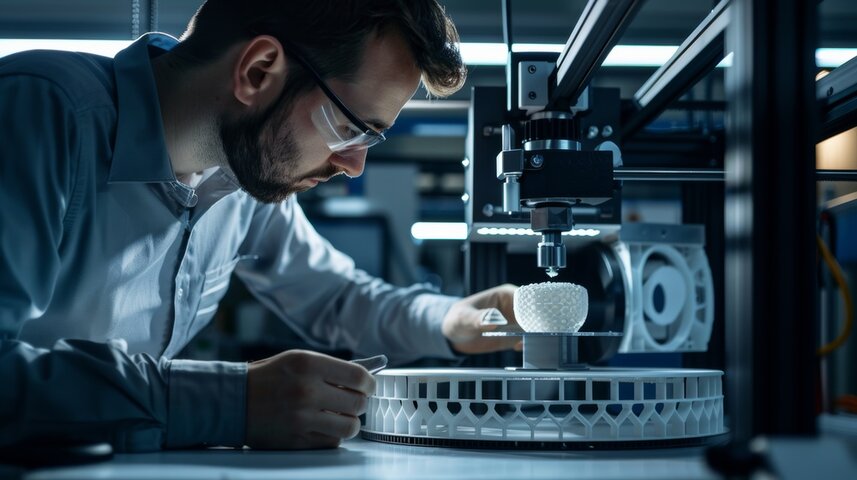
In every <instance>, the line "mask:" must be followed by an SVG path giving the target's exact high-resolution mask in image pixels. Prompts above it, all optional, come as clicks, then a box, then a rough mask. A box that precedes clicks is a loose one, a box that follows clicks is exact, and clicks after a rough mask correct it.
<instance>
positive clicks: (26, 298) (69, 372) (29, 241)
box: [0, 75, 246, 451]
mask: <svg viewBox="0 0 857 480" xmlns="http://www.w3.org/2000/svg"><path fill="white" fill-rule="evenodd" d="M80 115H82V113H81V112H79V111H78V110H77V109H76V108H75V105H74V104H73V103H72V101H71V100H70V99H69V98H68V97H67V96H66V95H65V94H64V91H63V89H62V88H61V86H59V85H57V84H55V83H53V82H51V81H48V80H45V79H41V78H37V77H33V76H26V75H18V76H15V75H0V126H2V129H3V131H2V141H0V379H2V385H0V448H2V446H3V445H10V444H13V443H18V442H22V441H38V440H44V439H51V440H66V441H67V440H86V441H93V440H97V441H109V442H111V443H112V444H113V445H114V447H115V448H116V449H117V450H119V451H147V450H157V449H160V448H163V447H165V446H166V447H170V446H175V447H179V446H191V445H204V444H209V445H234V446H239V445H242V444H243V442H244V416H245V406H244V401H245V400H244V397H245V384H246V365H244V364H234V363H227V362H189V361H179V360H174V361H170V360H167V359H163V358H160V359H159V358H154V357H152V356H150V355H145V354H138V355H129V354H128V353H127V352H126V349H125V348H123V346H122V343H123V342H120V341H109V342H107V343H97V342H90V341H85V340H62V341H59V342H57V343H56V344H55V345H54V346H52V347H51V348H37V347H34V346H33V345H31V344H28V343H26V342H23V341H20V340H19V336H20V334H21V330H22V328H23V326H24V325H25V324H26V322H28V321H29V320H32V319H35V318H38V317H40V316H41V315H42V314H43V313H44V311H45V309H46V308H47V307H48V305H50V302H51V298H52V296H53V295H54V288H55V285H56V280H57V276H58V272H59V270H60V262H61V260H60V258H61V256H60V253H59V252H60V251H61V249H62V248H63V241H64V233H65V231H66V226H67V224H68V222H72V221H74V218H75V215H76V213H77V212H75V211H74V208H75V205H76V197H75V192H76V189H75V187H76V178H77V174H78V167H79V165H78V163H79V158H78V148H79V136H80V132H79V127H80V125H79V124H80V121H79V116H80Z"/></svg>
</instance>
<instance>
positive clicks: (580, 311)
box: [514, 282, 589, 333]
mask: <svg viewBox="0 0 857 480" xmlns="http://www.w3.org/2000/svg"><path fill="white" fill-rule="evenodd" d="M514 309H515V319H516V320H517V321H518V325H520V326H521V328H523V329H524V331H525V332H557V333H568V332H577V331H578V330H580V327H582V326H583V323H584V322H585V321H586V314H587V313H588V312H589V295H588V294H587V292H586V289H585V288H583V287H581V286H580V285H577V284H574V283H567V282H545V283H533V284H531V285H524V286H522V287H519V288H518V289H517V290H515V304H514Z"/></svg>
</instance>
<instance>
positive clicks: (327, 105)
mask: <svg viewBox="0 0 857 480" xmlns="http://www.w3.org/2000/svg"><path fill="white" fill-rule="evenodd" d="M280 42H281V43H282V45H283V48H284V49H285V50H286V51H287V53H288V54H289V55H291V56H292V58H294V59H295V60H296V61H297V62H298V63H299V64H301V66H302V67H304V68H305V69H306V71H307V72H309V73H310V75H312V77H313V78H314V79H315V82H316V83H317V84H318V86H319V88H321V91H322V92H324V94H325V95H326V96H327V101H325V102H322V104H321V106H320V107H319V108H317V109H316V110H315V111H313V112H312V115H311V118H312V123H313V124H314V125H315V127H316V128H317V129H318V132H319V134H320V135H321V137H322V138H323V139H324V141H325V143H326V144H327V147H328V148H329V149H330V151H332V152H334V153H337V154H340V155H346V154H349V153H357V152H360V151H362V150H366V149H367V148H369V147H371V146H374V145H378V144H379V143H381V142H383V141H384V140H386V139H387V138H386V137H385V136H384V132H383V131H381V132H379V131H377V130H375V129H373V128H372V127H370V126H369V125H367V124H366V123H365V122H364V121H363V120H360V118H359V117H358V116H357V115H355V114H354V113H353V112H352V111H351V110H349V108H348V107H346V106H345V104H344V103H342V100H340V99H339V97H337V96H336V94H335V93H333V90H331V89H330V87H329V86H328V85H327V83H325V81H324V80H322V78H321V75H319V73H318V72H317V71H316V70H315V68H313V66H312V65H311V64H310V63H309V62H308V61H307V60H306V59H305V58H304V57H303V56H302V55H301V54H300V53H298V52H297V49H296V48H294V47H293V46H292V45H291V44H289V43H287V42H284V41H283V40H280Z"/></svg>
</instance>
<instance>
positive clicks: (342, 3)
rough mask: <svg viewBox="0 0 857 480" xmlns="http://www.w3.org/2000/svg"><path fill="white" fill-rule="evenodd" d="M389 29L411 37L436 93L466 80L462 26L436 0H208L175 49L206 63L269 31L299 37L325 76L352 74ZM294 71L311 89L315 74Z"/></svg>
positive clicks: (298, 42)
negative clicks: (376, 37) (369, 44)
mask: <svg viewBox="0 0 857 480" xmlns="http://www.w3.org/2000/svg"><path fill="white" fill-rule="evenodd" d="M388 31H395V32H398V33H399V34H401V35H402V37H403V38H404V39H405V41H406V42H407V43H408V45H409V47H410V50H411V53H412V54H413V56H414V60H415V62H416V64H417V67H418V68H419V69H420V71H421V72H422V81H423V84H424V85H425V87H426V90H428V92H429V93H430V94H433V95H436V96H447V95H449V94H451V93H453V92H455V91H457V90H458V89H459V88H461V86H462V84H464V80H465V77H466V75H467V71H466V68H465V66H464V63H463V62H462V60H461V55H460V53H459V51H458V46H457V43H458V32H457V31H456V29H455V25H453V23H452V20H450V18H449V17H448V16H447V15H446V12H445V11H444V9H443V7H441V6H440V5H439V4H438V3H437V1H436V0H206V1H205V2H204V3H203V4H202V6H201V7H200V8H199V10H197V12H196V14H195V15H194V17H193V18H192V19H191V21H190V23H189V24H188V28H187V30H186V31H185V33H184V35H182V38H181V42H180V43H179V45H177V46H176V47H175V48H174V49H173V53H175V54H176V55H177V56H178V57H180V58H183V59H187V60H190V61H193V62H203V63H205V62H208V61H211V60H214V59H217V58H219V57H220V56H221V55H222V54H223V53H224V52H225V51H226V50H227V49H228V48H230V47H231V46H232V45H234V44H235V43H237V42H239V41H242V40H249V39H250V38H253V37H254V36H256V35H259V34H269V35H272V36H275V37H277V38H279V39H281V40H282V41H285V42H289V43H291V44H293V45H294V46H295V47H296V48H297V49H299V51H300V52H299V53H300V54H302V55H303V56H305V57H307V60H309V62H310V63H311V64H312V65H313V66H314V67H315V68H316V69H317V70H318V71H319V73H320V74H321V76H322V77H324V78H328V77H344V78H347V77H348V76H349V75H352V74H354V72H356V70H357V69H358V68H359V66H360V64H361V54H362V52H363V47H364V45H365V44H366V40H367V38H368V37H369V35H370V34H372V33H376V32H377V33H386V32H388ZM295 71H296V72H300V73H297V75H298V76H299V77H302V78H295V79H294V80H295V82H289V83H292V84H293V85H295V84H297V85H301V86H302V87H301V89H304V90H309V89H311V88H312V87H313V82H312V80H311V77H309V74H308V73H307V72H305V71H303V69H300V68H298V69H295ZM293 93H296V92H293Z"/></svg>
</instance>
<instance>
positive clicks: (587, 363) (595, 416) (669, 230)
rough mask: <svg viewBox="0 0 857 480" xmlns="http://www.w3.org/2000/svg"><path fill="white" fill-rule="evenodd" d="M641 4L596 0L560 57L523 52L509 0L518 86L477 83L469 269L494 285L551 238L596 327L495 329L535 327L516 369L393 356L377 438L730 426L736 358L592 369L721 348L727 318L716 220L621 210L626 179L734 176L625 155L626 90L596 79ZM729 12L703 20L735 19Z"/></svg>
mask: <svg viewBox="0 0 857 480" xmlns="http://www.w3.org/2000/svg"><path fill="white" fill-rule="evenodd" d="M640 3H641V2H639V1H632V0H628V1H612V2H606V1H596V0H593V1H590V2H589V3H588V4H587V6H586V7H585V9H584V12H583V14H582V15H581V18H580V20H579V21H578V23H577V25H576V27H575V28H574V31H573V33H572V35H571V37H570V38H569V40H568V43H567V44H566V46H565V49H564V51H563V52H562V53H561V54H560V55H558V56H557V54H551V53H518V52H513V51H512V48H511V44H512V42H511V38H510V36H511V27H510V24H509V15H508V2H507V3H504V7H505V10H504V18H505V19H506V25H505V34H506V41H507V44H508V45H509V57H508V58H509V60H508V64H507V70H506V74H507V88H502V87H499V88H498V87H475V88H474V89H473V92H472V97H471V106H470V110H469V133H468V138H467V158H466V159H465V160H464V162H463V165H464V168H465V176H466V192H465V195H464V197H463V198H464V201H465V203H466V208H465V212H466V213H465V216H466V220H467V224H468V228H469V236H468V242H467V251H466V265H465V267H466V277H467V278H466V282H467V284H468V285H469V287H470V289H471V291H478V290H481V289H484V288H488V287H490V286H493V285H496V284H498V283H502V282H504V281H507V280H508V278H507V276H506V272H507V271H508V268H507V257H508V256H509V254H510V252H513V251H517V252H520V251H530V252H532V251H535V254H536V255H535V262H534V263H535V265H534V266H535V267H537V268H538V269H542V270H543V271H544V272H545V273H546V274H547V276H548V277H550V278H551V279H553V278H554V277H558V275H560V274H562V277H563V279H565V280H566V281H571V282H574V283H577V284H580V285H583V286H585V287H586V288H587V290H588V291H589V312H588V317H587V319H586V323H585V325H584V327H583V329H582V330H581V331H577V332H523V331H521V330H520V329H519V328H518V329H505V330H504V329H498V330H497V331H494V332H491V333H488V334H486V335H509V336H521V337H523V346H524V349H523V356H522V360H521V363H520V364H516V365H511V364H507V365H505V367H506V368H500V369H497V368H471V369H465V368H452V369H433V370H428V369H413V370H397V369H391V370H386V371H383V372H381V373H379V374H378V377H377V379H378V389H377V392H376V395H375V396H374V397H372V399H370V405H369V408H368V413H367V416H366V423H365V425H364V428H363V431H362V435H363V437H364V438H367V439H371V440H378V441H385V442H391V443H404V444H417V445H444V446H462V447H482V448H537V449H577V448H640V447H652V446H674V445H697V444H702V443H709V442H711V441H712V440H713V441H718V440H722V439H723V436H724V433H725V431H726V430H725V427H724V420H723V390H722V382H721V379H722V375H723V372H722V371H719V370H704V369H685V368H669V369H652V368H618V367H596V366H592V364H596V363H602V362H604V361H606V360H608V359H610V358H611V357H612V356H614V355H615V354H616V353H617V352H622V353H630V352H694V351H705V350H706V349H707V347H708V342H709V339H710V337H711V332H712V324H713V321H714V303H715V302H714V286H713V281H712V273H711V269H710V267H709V263H708V260H707V256H706V254H705V250H704V243H705V235H704V233H705V232H704V227H703V226H702V225H653V224H628V225H621V196H622V194H621V192H622V182H623V181H625V180H641V179H642V180H646V179H648V180H663V179H667V180H673V181H675V180H677V181H682V180H688V181H694V180H711V179H717V177H718V175H717V172H716V171H712V170H705V169H671V170H666V169H655V168H649V169H646V168H626V167H623V162H622V155H621V150H620V148H619V146H618V143H621V142H620V140H619V137H620V133H621V132H620V129H621V125H622V123H621V117H620V99H619V91H618V89H609V88H595V87H591V86H590V85H589V83H590V79H591V77H592V74H593V72H594V71H595V70H596V69H597V68H598V66H600V64H601V63H602V62H603V61H604V58H605V57H606V55H607V53H608V52H609V50H610V48H612V46H613V45H614V44H615V43H616V41H617V40H618V37H619V36H620V35H621V33H622V31H623V29H624V27H625V26H626V25H627V23H628V22H629V21H630V19H631V18H632V17H633V14H634V12H635V11H636V10H637V9H638V8H639V5H640ZM723 10H724V7H723V5H721V6H720V7H719V8H716V9H715V10H714V11H713V12H712V14H711V15H710V16H709V17H708V18H707V19H706V22H704V24H703V25H701V26H700V29H711V28H712V25H714V28H720V33H722V29H723V26H724V22H723ZM715 43H716V42H715ZM719 47H720V48H719V58H717V57H718V52H717V51H716V50H717V49H716V45H714V47H712V48H709V49H708V50H706V52H707V56H706V58H705V59H704V63H705V64H706V65H707V64H710V63H711V62H712V61H714V62H715V63H716V61H719V60H720V59H721V58H722V56H723V47H722V38H721V43H720V45H719ZM712 52H713V54H712ZM676 55H677V56H680V55H682V52H679V53H677V54H676ZM710 66H713V65H710ZM671 68H675V66H674V65H665V66H664V68H663V69H662V70H665V69H671ZM659 72H660V70H659ZM656 75H657V74H656ZM685 81H689V80H687V79H686V80H685ZM671 86H674V85H671ZM720 178H721V179H722V171H721V172H720ZM539 238H540V241H537V239H539ZM533 247H535V249H533ZM567 247H568V248H569V249H571V253H570V254H568V253H567ZM530 265H532V264H530ZM518 268H522V267H520V266H519V267H518ZM530 268H531V267H530ZM543 278H544V277H543ZM557 280H560V278H557Z"/></svg>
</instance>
